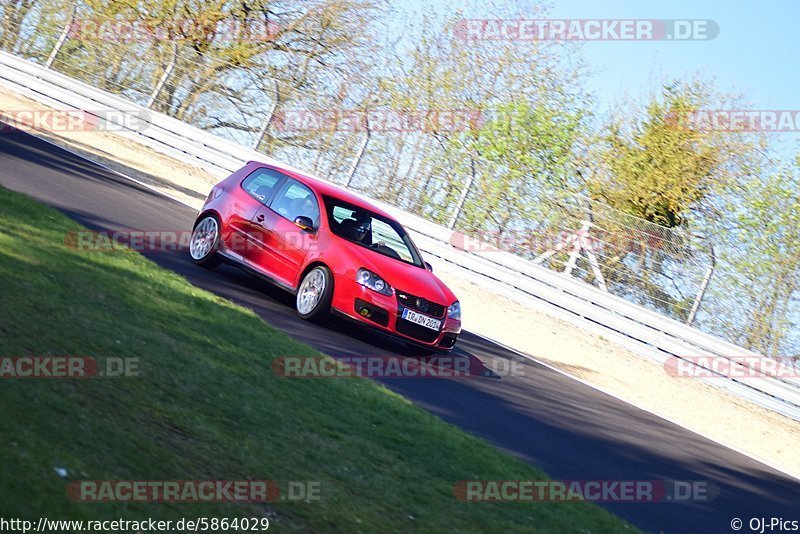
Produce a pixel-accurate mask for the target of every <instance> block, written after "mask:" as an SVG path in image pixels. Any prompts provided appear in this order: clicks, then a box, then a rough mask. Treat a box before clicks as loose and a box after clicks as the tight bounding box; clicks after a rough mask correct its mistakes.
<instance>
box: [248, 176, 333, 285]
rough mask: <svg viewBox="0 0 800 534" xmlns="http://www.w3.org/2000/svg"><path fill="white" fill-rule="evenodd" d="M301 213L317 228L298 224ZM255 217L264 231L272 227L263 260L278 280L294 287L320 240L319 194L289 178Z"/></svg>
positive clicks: (261, 259)
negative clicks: (304, 228) (308, 227)
mask: <svg viewBox="0 0 800 534" xmlns="http://www.w3.org/2000/svg"><path fill="white" fill-rule="evenodd" d="M299 216H303V217H308V218H309V219H311V221H312V225H313V227H314V229H313V230H311V231H308V230H303V229H302V228H300V227H298V226H297V225H296V224H295V219H296V218H297V217H299ZM255 221H256V224H258V225H260V226H261V228H262V229H263V231H265V232H266V231H269V238H268V241H267V242H266V247H265V250H263V251H262V252H261V254H262V255H261V258H260V260H259V261H261V262H263V263H264V264H265V265H268V270H269V272H270V273H271V274H272V275H273V276H274V278H275V279H276V280H277V281H278V282H281V283H283V284H285V285H287V286H289V287H292V288H293V287H294V285H295V280H296V279H297V274H298V271H299V270H300V269H301V267H302V266H303V263H304V259H305V257H306V254H307V253H308V251H309V249H310V248H311V247H312V246H314V244H315V243H316V241H317V234H316V230H317V229H319V221H320V211H319V202H318V201H317V197H316V195H315V194H314V193H313V192H312V191H311V189H309V188H308V187H307V186H306V185H304V184H302V183H300V182H298V181H297V180H293V179H291V178H289V179H287V180H286V182H284V183H283V184H281V185H280V186H279V188H278V191H277V193H276V194H275V195H274V197H273V199H272V201H271V202H270V205H269V207H264V208H261V209H259V210H258V212H257V213H256V217H255Z"/></svg>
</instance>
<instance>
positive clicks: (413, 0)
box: [392, 0, 800, 156]
mask: <svg viewBox="0 0 800 534" xmlns="http://www.w3.org/2000/svg"><path fill="white" fill-rule="evenodd" d="M496 3H497V4H501V3H502V2H501V0H496ZM482 4H483V2H481V1H474V2H466V3H460V4H459V3H457V4H453V3H451V2H449V1H447V0H394V1H393V2H392V5H393V6H394V8H395V9H396V10H397V12H398V13H399V14H401V15H400V16H401V18H402V17H405V16H408V17H414V16H419V15H420V13H422V12H424V11H425V10H434V11H438V12H439V13H446V12H448V11H449V10H452V8H453V6H454V5H456V6H459V7H460V8H461V9H463V10H464V11H465V17H466V18H481V14H482V12H483V9H482V8H481V6H482ZM510 4H511V5H528V6H534V5H535V4H532V3H525V4H522V3H521V2H510ZM548 5H549V9H548V11H547V18H551V19H681V20H686V19H710V20H712V21H714V22H716V24H717V25H718V26H719V34H718V35H717V36H716V37H715V38H714V39H710V40H693V41H674V40H662V41H592V42H586V43H584V45H583V57H584V58H585V60H586V63H587V65H588V66H589V67H590V69H591V70H592V71H593V75H592V77H591V78H590V79H589V80H587V83H586V87H587V89H588V90H589V91H590V92H591V93H593V94H594V95H595V96H596V109H595V110H594V111H595V112H598V113H602V112H603V111H605V110H607V109H608V108H609V107H610V106H611V105H613V104H614V103H618V102H620V101H621V100H623V99H628V98H633V99H634V100H637V101H644V100H645V99H646V97H647V95H648V94H649V93H650V92H651V91H653V90H654V89H656V88H657V87H658V86H659V83H660V82H661V81H663V80H669V79H673V78H691V77H692V76H693V75H699V77H701V78H702V79H706V80H713V81H714V85H715V86H716V88H717V89H718V90H720V91H723V92H733V93H741V94H743V96H744V98H745V99H746V100H747V101H749V102H750V103H751V105H752V108H753V109H762V110H800V35H798V33H799V32H798V21H800V2H797V1H793V0H784V1H778V0H759V1H754V0H750V1H745V0H738V1H723V0H717V1H713V0H691V1H690V0H669V1H661V2H655V1H646V0H606V1H602V0H600V1H597V0H595V1H592V0H554V1H553V2H552V3H550V4H548ZM528 11H529V12H530V13H531V14H530V15H529V16H528V15H527V12H528ZM518 13H519V16H520V17H521V18H533V19H536V18H541V16H537V15H536V13H535V12H534V10H533V8H532V7H531V8H525V7H521V8H519V10H518ZM484 17H485V18H494V17H486V15H485V14H484ZM770 135H771V136H774V137H773V139H772V141H773V142H774V145H773V146H774V148H775V149H776V150H778V151H779V153H781V154H784V155H787V156H788V155H789V154H796V153H797V152H800V133H797V132H792V133H772V134H770Z"/></svg>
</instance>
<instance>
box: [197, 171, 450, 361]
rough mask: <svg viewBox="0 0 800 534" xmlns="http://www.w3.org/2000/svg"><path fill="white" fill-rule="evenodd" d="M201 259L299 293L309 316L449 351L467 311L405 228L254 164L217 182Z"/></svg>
mask: <svg viewBox="0 0 800 534" xmlns="http://www.w3.org/2000/svg"><path fill="white" fill-rule="evenodd" d="M189 252H190V254H191V256H192V259H193V260H194V262H195V263H197V264H199V265H202V266H204V267H215V266H217V265H218V264H219V263H220V262H223V261H225V262H227V263H231V264H234V265H236V266H238V267H242V268H243V269H245V270H247V271H249V272H251V273H253V274H255V275H257V276H260V277H262V278H265V279H267V280H268V281H270V282H272V283H274V284H276V285H277V286H279V287H281V288H283V289H286V290H287V291H290V292H291V293H293V294H294V295H296V308H297V313H298V315H299V316H300V317H302V318H303V319H321V318H324V317H326V316H327V315H328V314H329V313H330V312H333V313H335V314H337V315H340V316H343V317H346V318H349V319H352V320H355V321H358V322H359V323H362V324H365V325H368V326H370V327H374V328H377V329H379V330H381V331H383V332H387V333H389V334H393V335H394V336H397V337H399V338H401V339H403V340H405V341H406V342H409V343H410V344H412V345H414V346H423V347H425V348H426V349H429V350H432V351H439V352H449V351H450V350H452V348H453V346H454V345H455V344H456V339H457V338H458V335H459V333H461V307H460V305H459V302H458V300H456V297H455V295H454V294H453V292H452V291H450V289H448V288H447V286H446V285H444V283H442V281H441V280H439V279H438V278H437V277H436V276H435V275H434V274H433V272H432V270H431V267H430V264H428V263H426V262H425V261H423V259H422V255H421V254H420V252H419V250H418V249H417V247H416V246H415V245H414V242H413V241H412V240H411V237H410V236H409V235H408V233H407V232H406V231H405V229H403V227H402V226H401V225H400V223H398V222H397V221H395V220H394V219H393V218H392V217H390V216H389V215H388V214H386V213H385V212H383V211H381V210H380V209H378V208H376V207H375V206H372V205H370V204H369V203H367V202H365V201H364V200H363V199H361V198H359V197H357V196H355V195H353V194H351V193H349V192H347V191H345V190H343V189H341V188H339V187H336V186H334V185H331V184H327V183H324V182H321V181H319V180H315V179H313V178H309V177H308V176H303V175H301V174H298V173H295V172H292V171H290V170H287V169H283V168H280V167H276V166H273V165H266V164H264V163H260V162H256V161H251V162H248V163H247V165H245V166H244V167H242V168H241V169H239V170H238V171H236V172H234V173H233V174H231V175H230V176H229V177H228V178H226V179H225V180H223V181H222V182H220V183H219V184H217V185H215V186H214V188H213V189H212V190H211V192H210V193H209V195H208V198H207V199H206V202H205V204H204V205H203V208H202V209H201V210H200V214H199V215H198V217H197V220H196V221H195V224H194V231H193V232H192V237H191V241H190V245H189Z"/></svg>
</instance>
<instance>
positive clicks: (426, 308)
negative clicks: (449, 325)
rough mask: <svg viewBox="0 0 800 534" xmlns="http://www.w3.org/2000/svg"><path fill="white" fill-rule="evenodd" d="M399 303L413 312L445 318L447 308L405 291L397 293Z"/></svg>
mask: <svg viewBox="0 0 800 534" xmlns="http://www.w3.org/2000/svg"><path fill="white" fill-rule="evenodd" d="M397 302H399V303H400V304H402V305H403V306H405V307H406V308H410V309H412V310H415V311H418V312H420V313H424V314H425V315H430V316H431V317H444V312H445V310H446V309H447V307H446V306H442V305H441V304H436V303H434V302H431V301H429V300H427V299H424V298H422V297H417V296H414V295H411V294H409V293H405V292H403V291H398V292H397Z"/></svg>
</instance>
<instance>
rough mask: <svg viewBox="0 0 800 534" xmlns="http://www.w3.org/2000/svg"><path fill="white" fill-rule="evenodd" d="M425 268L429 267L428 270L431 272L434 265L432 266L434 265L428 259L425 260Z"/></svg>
mask: <svg viewBox="0 0 800 534" xmlns="http://www.w3.org/2000/svg"><path fill="white" fill-rule="evenodd" d="M425 269H427V270H428V271H430V272H433V267H432V266H431V264H430V263H428V262H427V261H426V262H425Z"/></svg>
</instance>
